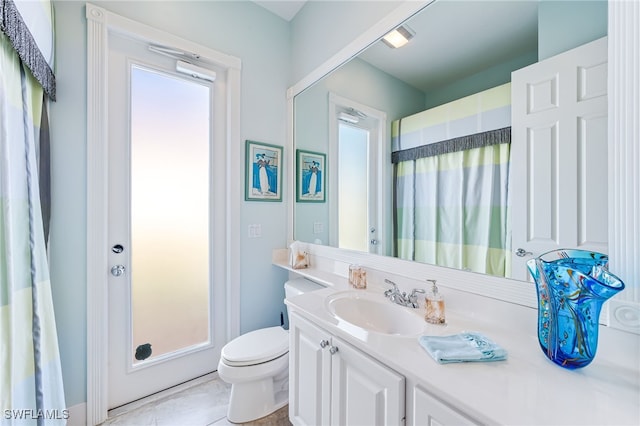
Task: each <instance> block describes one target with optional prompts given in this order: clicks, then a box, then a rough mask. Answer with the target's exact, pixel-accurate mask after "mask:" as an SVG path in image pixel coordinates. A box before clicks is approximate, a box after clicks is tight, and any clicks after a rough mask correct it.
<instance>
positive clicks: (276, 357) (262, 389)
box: [218, 278, 322, 423]
mask: <svg viewBox="0 0 640 426" xmlns="http://www.w3.org/2000/svg"><path fill="white" fill-rule="evenodd" d="M284 287H285V297H286V298H290V297H292V296H295V295H298V294H302V293H306V292H308V291H313V290H317V289H320V288H322V286H321V285H319V284H316V283H313V282H311V281H309V280H306V279H304V278H298V279H295V280H290V281H287V282H286V283H285V285H284ZM218 375H219V376H220V378H221V379H222V380H223V381H225V382H226V383H229V384H231V395H230V398H229V407H228V410H227V419H228V420H229V421H230V422H232V423H245V422H249V421H253V420H256V419H259V418H261V417H264V416H267V415H269V414H271V413H273V412H274V411H276V410H278V409H280V408H282V407H284V406H285V405H286V404H287V403H288V402H289V332H288V331H287V330H285V329H284V328H282V327H279V326H278V327H268V328H263V329H259V330H254V331H251V332H249V333H246V334H243V335H242V336H239V337H236V338H235V339H233V340H232V341H230V342H229V343H227V344H226V345H225V346H224V347H223V348H222V352H221V354H220V362H219V363H218Z"/></svg>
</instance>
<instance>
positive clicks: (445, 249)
mask: <svg viewBox="0 0 640 426" xmlns="http://www.w3.org/2000/svg"><path fill="white" fill-rule="evenodd" d="M509 147H510V145H509V144H508V143H502V144H497V145H491V146H484V147H479V148H473V149H469V150H463V151H457V152H452V153H446V154H440V155H434V156H428V157H422V158H418V159H414V160H409V161H403V162H399V163H397V164H396V167H395V200H396V212H395V215H396V250H397V253H396V254H397V256H398V257H400V258H402V259H409V260H415V261H418V262H424V263H430V264H434V265H440V266H447V267H452V268H456V269H463V270H468V271H473V272H481V273H487V274H491V275H496V276H507V274H508V273H509V272H510V259H511V257H510V255H509V248H508V247H507V242H508V241H509V238H508V235H507V232H508V226H507V225H508V224H507V219H508V216H507V183H508V181H507V178H508V174H509V169H508V166H509Z"/></svg>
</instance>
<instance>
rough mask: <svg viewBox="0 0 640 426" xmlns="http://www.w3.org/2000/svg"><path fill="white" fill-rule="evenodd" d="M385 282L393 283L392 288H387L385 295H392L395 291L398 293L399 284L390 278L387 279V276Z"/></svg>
mask: <svg viewBox="0 0 640 426" xmlns="http://www.w3.org/2000/svg"><path fill="white" fill-rule="evenodd" d="M384 282H385V283H387V284H391V285H392V286H393V287H392V288H390V289H388V290H386V291H385V292H384V295H385V296H386V297H389V296H390V295H392V294H394V293H398V292H399V290H398V285H397V284H396V283H394V282H393V281H391V280H388V279H386V278H385V280H384Z"/></svg>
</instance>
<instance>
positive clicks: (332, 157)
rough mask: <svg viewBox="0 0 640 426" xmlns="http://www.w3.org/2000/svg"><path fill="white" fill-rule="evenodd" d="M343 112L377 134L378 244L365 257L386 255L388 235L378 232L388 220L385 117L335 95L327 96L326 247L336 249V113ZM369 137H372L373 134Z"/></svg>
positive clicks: (380, 112)
mask: <svg viewBox="0 0 640 426" xmlns="http://www.w3.org/2000/svg"><path fill="white" fill-rule="evenodd" d="M345 108H353V109H355V110H358V111H361V112H363V113H365V114H366V115H367V117H370V118H372V119H374V120H376V121H377V123H378V126H377V132H375V133H376V134H375V137H376V139H377V140H376V148H377V152H376V165H375V168H376V177H375V178H374V179H375V181H376V188H377V194H376V200H377V206H376V220H375V222H376V223H375V227H376V232H377V234H376V235H377V236H376V239H377V240H378V244H377V245H376V246H375V249H372V248H371V244H369V250H368V252H369V253H374V254H384V253H387V250H386V249H387V247H389V240H390V238H389V235H388V233H386V232H385V233H384V234H383V233H381V230H382V229H384V224H385V223H387V222H386V219H387V217H388V211H387V210H388V209H387V208H386V206H387V203H388V202H389V200H390V197H389V196H388V194H389V192H388V190H387V189H388V188H387V186H388V185H387V182H388V179H387V176H388V170H389V167H388V166H387V165H388V164H390V162H389V161H390V159H389V156H390V153H389V149H388V148H387V147H388V146H390V144H389V143H387V142H388V140H387V139H386V138H387V114H386V113H385V112H383V111H379V110H377V109H375V108H372V107H370V106H367V105H364V104H361V103H359V102H356V101H352V100H351V99H347V98H344V97H342V96H339V95H337V94H335V93H332V92H330V93H329V153H328V157H329V163H328V169H329V170H330V171H331V173H329V185H328V187H329V188H332V189H331V192H330V193H329V224H330V227H329V229H330V230H329V245H331V246H332V247H338V237H339V235H338V227H337V226H335V225H336V224H337V223H338V216H339V211H338V190H337V189H338V160H337V158H338V139H339V138H338V112H339V111H341V110H343V109H345ZM371 133H374V132H373V131H372V132H371Z"/></svg>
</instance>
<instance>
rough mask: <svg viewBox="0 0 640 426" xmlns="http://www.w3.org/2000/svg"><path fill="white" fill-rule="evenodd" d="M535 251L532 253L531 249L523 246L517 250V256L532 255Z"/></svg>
mask: <svg viewBox="0 0 640 426" xmlns="http://www.w3.org/2000/svg"><path fill="white" fill-rule="evenodd" d="M531 254H533V253H531V252H530V251H526V250H525V249H523V248H519V249H518V250H516V256H518V257H525V256H527V255H531Z"/></svg>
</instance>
